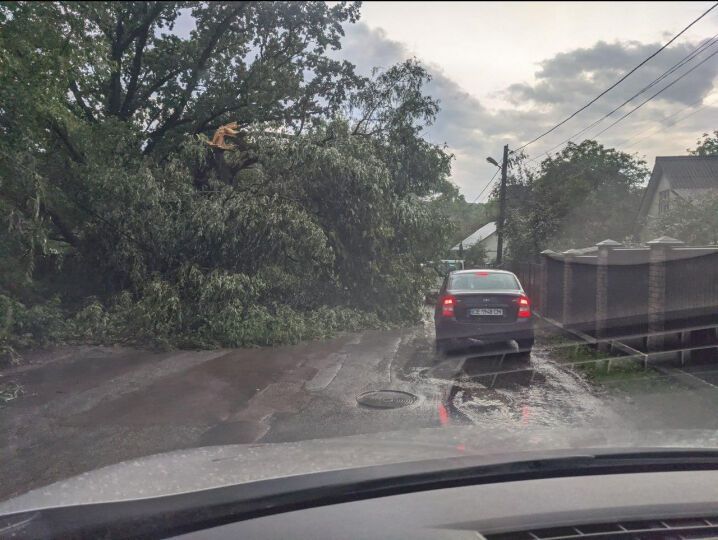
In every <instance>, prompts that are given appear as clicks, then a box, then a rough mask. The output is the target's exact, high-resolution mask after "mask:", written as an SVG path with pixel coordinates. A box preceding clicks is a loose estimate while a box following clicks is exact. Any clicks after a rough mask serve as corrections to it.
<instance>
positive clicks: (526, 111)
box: [0, 1, 718, 514]
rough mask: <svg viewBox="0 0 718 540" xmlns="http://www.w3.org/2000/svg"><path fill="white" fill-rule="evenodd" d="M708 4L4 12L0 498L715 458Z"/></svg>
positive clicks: (50, 6) (716, 164) (715, 195)
mask: <svg viewBox="0 0 718 540" xmlns="http://www.w3.org/2000/svg"><path fill="white" fill-rule="evenodd" d="M714 7H715V6H713V4H711V3H708V4H706V3H702V2H680V3H678V2H676V3H651V4H646V3H635V4H629V5H628V6H627V5H626V4H625V3H619V2H603V3H598V4H594V3H590V2H572V3H554V2H518V3H454V2H448V3H446V2H414V3H411V4H409V5H406V4H403V3H402V4H400V3H393V2H386V3H385V2H366V3H358V2H319V1H312V2H251V1H250V2H194V1H189V2H142V1H139V2H72V1H70V2H0V433H2V437H0V478H2V481H1V482H0V503H1V502H2V501H5V500H9V499H11V498H14V497H16V496H19V495H21V494H24V493H27V492H29V491H32V490H39V489H44V488H45V486H48V485H50V484H53V483H56V482H61V481H65V480H67V479H70V478H75V477H77V478H79V479H78V480H77V481H78V482H83V481H90V480H88V478H97V477H95V476H91V477H87V476H79V477H78V475H83V474H84V473H89V474H91V475H92V474H94V473H97V474H100V473H101V474H103V475H105V474H109V473H108V472H107V470H104V472H102V471H103V467H107V466H114V465H118V464H126V463H127V462H128V461H130V460H140V461H137V462H133V465H132V467H135V470H136V471H140V472H136V473H135V474H136V476H135V477H134V478H139V479H142V478H145V476H144V473H145V472H146V471H147V470H149V469H152V470H154V471H155V472H156V471H157V470H161V471H166V482H161V481H158V483H157V484H156V486H155V487H154V488H153V489H155V491H153V493H155V494H156V493H158V492H161V491H162V490H165V489H169V490H178V491H179V490H183V489H187V490H197V489H199V487H198V486H199V485H200V484H201V485H202V486H203V487H207V484H208V483H212V482H216V483H221V482H228V481H229V480H227V479H228V478H233V479H235V481H237V482H240V481H249V480H256V479H259V478H263V477H267V476H272V475H274V476H276V477H279V478H281V477H282V476H285V475H289V474H295V475H298V474H301V473H303V472H305V471H306V470H314V471H316V470H324V469H329V468H335V469H336V468H350V467H358V466H372V465H376V464H378V463H389V462H396V461H411V460H420V459H422V458H423V457H426V456H427V455H428V454H431V456H430V457H434V458H437V457H447V456H455V455H464V454H467V453H468V454H479V455H484V454H486V453H489V452H493V453H495V454H498V455H509V454H510V453H511V452H513V451H529V449H530V448H531V447H532V446H531V445H533V444H538V443H539V442H541V444H544V445H547V446H551V445H553V446H556V447H574V446H575V447H578V448H580V447H582V446H585V445H587V444H588V443H587V442H586V441H588V440H591V441H594V443H595V441H601V440H603V441H608V440H609V437H608V433H623V434H626V439H625V440H623V442H621V443H620V444H625V445H629V444H631V442H630V441H634V442H635V441H637V440H639V439H641V437H645V440H649V439H648V437H649V435H648V432H649V431H650V432H660V433H662V434H664V435H665V438H663V439H662V438H660V437H654V438H652V439H650V440H651V441H653V442H654V443H656V444H661V443H660V441H662V440H665V441H668V440H670V441H671V444H673V445H687V446H691V445H694V446H695V445H697V446H701V445H709V446H711V445H715V441H713V442H711V441H710V440H709V441H707V442H706V440H704V439H702V438H699V437H698V436H697V435H696V434H695V433H693V430H709V432H712V430H715V429H716V428H718V415H716V404H717V403H718V388H717V387H716V385H718V367H717V366H718V91H717V90H716V86H715V82H714V81H715V80H716V75H718V57H717V56H715V55H716V53H717V52H718V38H717V37H716V35H717V34H716V33H717V32H718V9H714ZM469 269H475V270H469ZM484 293H485V294H484ZM587 431H591V432H593V433H594V436H592V437H591V438H590V439H589V438H587V437H584V436H583V435H582V434H583V433H585V432H587ZM596 432H599V433H600V434H601V435H602V436H603V435H605V437H603V438H601V437H596V436H595V433H596ZM537 433H541V435H537ZM661 437H663V435H662V436H661ZM619 439H620V438H611V439H610V440H612V441H617V440H619ZM629 439H630V440H629ZM656 441H658V442H656ZM604 444H608V443H604ZM615 444H618V445H619V446H620V444H619V443H615ZM636 444H638V443H636ZM666 444H668V442H666ZM209 447H230V449H227V448H224V449H222V450H220V449H214V450H212V451H209V450H207V448H209ZM168 454H169V455H170V457H169V458H168V457H167V455H168ZM149 456H154V457H152V458H150V457H149ZM232 456H235V457H232ZM317 456H318V457H317ZM145 458H147V459H145ZM167 459H170V460H171V461H165V460H167ZM214 459H216V460H217V461H212V460H214ZM208 461H209V462H211V463H212V464H213V465H212V467H216V468H217V469H216V470H215V469H213V471H214V472H213V473H212V474H208V473H206V472H202V470H203V469H202V465H201V464H202V463H206V462H208ZM169 463H171V464H172V466H169V465H168V464H169ZM123 466H124V465H123ZM123 466H120V465H118V468H117V469H112V471H113V472H112V473H111V475H110V476H103V477H102V478H103V480H102V481H101V482H100V487H103V488H106V489H108V490H109V489H110V487H108V486H116V487H117V489H118V490H120V491H121V490H122V486H123V485H124V484H123V482H122V478H129V476H125V475H128V474H130V473H129V468H130V466H127V467H126V468H124V469H123V468H122V467H123ZM222 467H228V468H230V467H233V469H232V475H224V474H223V472H222ZM250 469H251V471H250ZM179 471H182V474H180V473H179ZM110 477H111V478H114V480H110V479H109V478H110ZM200 478H201V479H202V480H201V482H200V480H199V479H200ZM127 485H129V484H127ZM95 487H97V486H95ZM100 487H98V488H97V490H96V489H94V488H93V489H85V490H78V492H80V491H82V492H83V493H84V495H83V497H90V498H91V497H93V496H99V491H98V490H99V489H100ZM43 493H46V494H47V493H52V491H46V492H43ZM107 493H109V492H107ZM118 493H119V492H118ZM50 496H51V495H47V497H50ZM68 496H69V495H68ZM112 496H114V495H112ZM117 496H118V497H119V496H120V495H119V494H118V495H117ZM107 497H109V498H111V495H107ZM63 500H65V499H63ZM1 513H2V507H0V514H1Z"/></svg>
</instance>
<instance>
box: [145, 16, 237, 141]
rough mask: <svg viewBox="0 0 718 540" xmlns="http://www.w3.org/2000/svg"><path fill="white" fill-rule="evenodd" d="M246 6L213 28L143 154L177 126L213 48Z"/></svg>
mask: <svg viewBox="0 0 718 540" xmlns="http://www.w3.org/2000/svg"><path fill="white" fill-rule="evenodd" d="M246 5H247V3H246V2H241V3H239V5H238V6H237V7H235V8H234V9H232V10H231V11H230V12H229V13H228V14H227V15H226V16H225V17H224V19H222V20H221V21H220V23H219V24H218V25H217V26H216V27H215V29H214V32H213V33H212V34H211V36H210V38H209V40H208V41H207V44H206V45H205V47H204V49H202V52H201V53H200V55H199V58H197V62H195V66H194V68H193V69H192V74H191V75H190V79H189V81H188V82H187V87H186V88H185V90H184V92H183V93H182V97H180V101H179V103H178V104H177V106H176V107H175V108H174V111H173V112H172V114H171V115H170V117H169V118H168V119H167V121H166V122H165V123H164V124H163V125H162V126H160V127H159V128H157V129H156V130H155V131H154V132H153V133H152V135H150V141H149V143H148V144H147V146H146V147H145V152H144V153H145V154H150V153H151V152H152V150H154V147H155V146H156V144H157V142H159V140H160V139H161V138H162V137H163V136H164V134H165V133H167V132H168V131H169V130H170V129H172V128H174V127H176V126H177V125H178V122H179V119H180V118H181V116H182V114H184V110H185V107H186V106H187V102H188V101H189V99H190V97H191V96H192V92H194V91H195V89H196V88H197V83H198V82H199V78H200V74H201V72H202V71H203V70H204V67H205V65H206V64H207V62H208V60H209V59H210V57H211V56H212V54H213V53H214V51H215V48H216V47H217V43H218V42H219V40H220V38H221V37H222V35H223V34H224V33H225V32H226V31H227V29H228V28H229V25H230V24H231V23H232V21H233V20H234V18H235V17H236V16H237V15H238V14H239V13H240V12H241V11H242V10H244V9H245V8H246Z"/></svg>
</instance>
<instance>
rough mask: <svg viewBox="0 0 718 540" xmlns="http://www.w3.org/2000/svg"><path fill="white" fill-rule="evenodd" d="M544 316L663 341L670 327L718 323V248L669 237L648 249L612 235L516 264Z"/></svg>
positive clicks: (602, 332)
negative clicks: (599, 240)
mask: <svg viewBox="0 0 718 540" xmlns="http://www.w3.org/2000/svg"><path fill="white" fill-rule="evenodd" d="M512 269H513V270H514V271H515V272H516V273H517V275H518V276H519V279H520V280H521V282H522V284H523V285H524V288H525V289H526V291H527V293H528V294H529V296H530V297H531V298H532V299H533V303H534V306H535V309H536V310H537V311H538V312H539V313H540V314H541V315H542V316H544V317H546V318H549V319H552V320H554V321H557V322H559V323H561V324H562V325H563V326H565V327H567V328H572V329H575V330H578V331H581V332H584V333H587V334H589V335H591V336H594V337H595V338H597V339H598V340H602V339H610V338H611V337H614V336H619V335H628V334H642V335H647V336H649V338H648V342H647V347H648V349H649V350H659V349H661V347H662V346H663V342H662V340H663V334H662V332H665V331H666V330H671V329H673V328H680V327H681V326H682V325H683V326H685V325H687V324H689V323H690V324H693V323H695V324H704V323H718V247H715V246H709V247H689V246H686V245H684V243H683V242H681V241H680V240H676V239H674V238H669V237H665V236H664V237H661V238H657V239H655V240H652V241H650V242H646V243H645V244H643V245H640V246H630V247H629V246H624V245H622V244H620V243H618V242H614V241H612V240H604V241H603V242H599V243H598V244H597V245H595V246H593V247H590V248H585V249H572V250H568V251H565V252H563V253H556V252H553V251H550V250H547V251H544V252H543V253H542V254H541V262H540V263H518V264H514V265H513V268H512Z"/></svg>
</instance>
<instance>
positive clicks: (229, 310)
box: [0, 2, 452, 346]
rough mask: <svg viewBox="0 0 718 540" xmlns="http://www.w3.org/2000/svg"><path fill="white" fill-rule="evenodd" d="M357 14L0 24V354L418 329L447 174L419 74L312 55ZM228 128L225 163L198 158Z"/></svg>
mask: <svg viewBox="0 0 718 540" xmlns="http://www.w3.org/2000/svg"><path fill="white" fill-rule="evenodd" d="M358 17H359V6H358V4H355V3H345V2H339V3H336V4H332V5H328V4H325V3H323V2H209V3H207V2H122V3H116V2H44V3H36V2H16V3H5V4H2V5H0V104H1V105H0V227H1V229H0V257H2V259H3V261H7V264H4V265H3V268H2V270H0V321H3V322H1V323H0V324H2V325H3V326H1V327H0V339H4V340H5V342H6V343H9V342H11V341H12V339H15V342H22V341H23V340H24V339H25V338H22V339H20V338H18V336H26V337H27V336H29V337H27V339H40V338H41V337H42V336H41V335H40V334H42V335H45V336H46V337H47V336H48V335H50V334H51V333H52V332H54V331H55V330H52V331H51V330H49V329H50V328H54V329H56V333H57V335H64V336H70V337H69V338H72V339H94V340H105V341H112V340H138V341H142V340H149V341H153V340H154V341H157V340H159V341H163V342H167V343H175V344H180V345H181V344H192V345H197V344H199V345H207V346H215V345H228V346H231V345H238V344H251V343H272V342H278V341H287V340H293V339H300V338H303V337H312V336H315V335H322V333H324V332H327V333H330V332H331V331H333V330H336V329H340V328H354V327H357V326H358V325H366V324H384V323H387V322H395V321H400V320H415V319H416V318H417V317H418V316H419V312H420V305H421V299H422V288H423V287H424V285H425V283H424V282H425V277H424V274H423V273H422V272H421V269H420V262H422V261H425V260H430V259H432V258H435V255H436V254H437V253H439V252H440V251H441V250H443V249H444V248H445V246H446V244H447V242H448V234H449V233H450V231H451V224H450V223H449V220H448V219H447V217H446V216H445V214H442V212H441V211H440V210H439V209H438V208H437V207H436V205H434V204H431V201H433V200H435V199H436V198H437V197H442V196H444V195H445V194H446V193H450V192H451V190H452V186H451V184H450V182H449V173H450V161H451V156H450V155H448V154H447V153H446V151H445V149H444V148H442V147H439V146H436V145H433V144H430V143H429V142H427V141H426V140H424V139H423V138H422V137H421V135H420V133H421V130H422V128H423V127H424V126H426V125H427V124H430V123H431V122H432V121H433V120H434V118H435V115H436V114H437V111H438V103H437V102H436V101H435V100H434V99H432V98H431V97H429V96H426V95H425V94H424V92H423V88H424V86H425V83H426V82H427V81H428V79H429V75H428V73H427V71H426V70H425V69H424V68H423V67H422V66H421V65H420V64H419V63H418V62H416V61H407V62H404V63H402V64H399V65H397V66H392V67H389V68H388V69H386V70H383V71H377V72H376V73H375V74H374V76H372V77H369V78H365V77H360V76H358V75H357V74H356V73H355V72H354V67H353V66H352V65H351V64H349V63H348V62H342V61H338V60H336V59H333V57H332V56H331V55H330V54H329V52H330V51H331V50H333V49H337V48H339V47H340V46H341V38H342V35H343V25H344V24H350V23H353V22H355V21H356V20H357V19H358ZM180 20H183V21H184V23H185V26H186V23H187V22H188V21H190V22H191V23H192V24H191V26H193V28H192V29H191V30H190V32H189V35H187V36H182V35H180V33H179V32H177V31H176V25H177V24H178V21H180ZM228 122H236V123H237V127H238V133H237V136H236V138H234V139H231V144H232V145H233V148H232V149H231V150H226V151H225V150H221V149H217V148H211V147H210V146H208V145H207V144H206V142H207V140H208V137H210V136H211V134H212V133H213V132H214V130H215V129H217V128H218V127H219V126H220V125H223V124H226V123H228ZM39 320H43V321H44V323H46V324H36V323H37V321H39ZM41 328H46V329H48V330H46V331H44V334H43V331H42V330H41ZM3 336H4V337H3ZM9 336H15V337H14V338H12V339H11V337H9ZM69 338H68V339H69ZM48 339H49V338H48Z"/></svg>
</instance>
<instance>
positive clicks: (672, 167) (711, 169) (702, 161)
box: [636, 156, 718, 226]
mask: <svg viewBox="0 0 718 540" xmlns="http://www.w3.org/2000/svg"><path fill="white" fill-rule="evenodd" d="M663 176H665V177H666V179H667V180H668V183H669V184H670V186H671V189H673V190H674V191H675V192H676V193H678V194H679V195H681V196H682V197H685V198H687V197H689V196H690V194H691V193H698V192H699V191H698V190H701V191H702V192H704V193H705V192H706V191H707V190H711V191H712V190H718V156H658V157H656V163H655V165H654V166H653V172H652V173H651V179H650V180H649V181H648V186H646V190H645V191H644V192H643V199H642V200H641V207H640V209H639V211H638V215H637V216H636V226H640V224H641V221H642V219H643V218H644V217H646V214H648V209H649V208H650V206H651V201H652V200H653V197H654V196H655V194H656V190H657V189H658V184H659V183H660V181H661V178H662V177H663Z"/></svg>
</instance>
